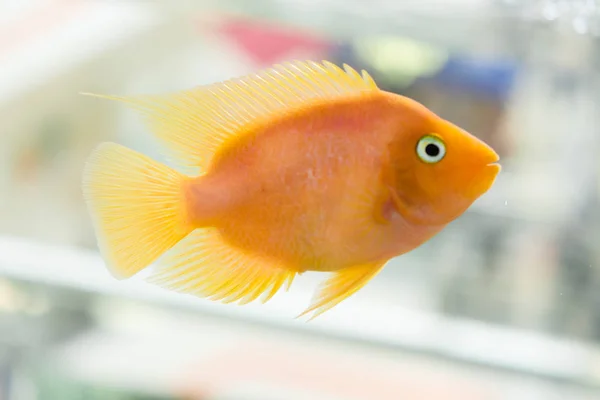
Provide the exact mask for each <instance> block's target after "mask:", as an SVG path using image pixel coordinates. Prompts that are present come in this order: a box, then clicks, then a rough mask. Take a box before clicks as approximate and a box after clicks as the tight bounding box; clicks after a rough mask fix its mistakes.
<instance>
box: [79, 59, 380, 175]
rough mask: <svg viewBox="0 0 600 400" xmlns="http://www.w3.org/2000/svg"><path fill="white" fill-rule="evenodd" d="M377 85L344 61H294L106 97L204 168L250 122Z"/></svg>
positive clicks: (176, 153) (176, 157) (189, 163)
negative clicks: (182, 86) (184, 86)
mask: <svg viewBox="0 0 600 400" xmlns="http://www.w3.org/2000/svg"><path fill="white" fill-rule="evenodd" d="M378 91H379V89H378V87H377V85H376V84H375V82H374V81H373V79H372V78H371V77H370V76H369V74H368V73H367V72H366V71H363V72H362V75H360V74H359V73H358V72H356V71H355V70H354V69H352V68H351V67H349V66H347V65H345V64H344V66H343V69H342V68H340V67H338V66H336V65H334V64H332V63H330V62H328V61H323V62H321V63H316V62H313V61H293V62H286V63H283V64H278V65H275V66H273V67H271V68H268V69H264V70H262V71H258V72H256V73H254V74H248V75H246V76H242V77H239V78H234V79H230V80H227V81H224V82H221V83H214V84H209V85H204V86H200V87H197V88H194V89H191V90H185V91H180V92H176V93H172V94H168V95H164V96H149V95H148V96H111V95H100V94H93V93H83V94H86V95H91V96H95V97H100V98H104V99H109V100H115V101H121V102H124V103H126V104H128V105H129V106H131V107H133V108H134V109H136V110H137V111H139V112H141V113H142V114H143V115H144V117H145V120H146V121H147V122H148V123H149V125H150V126H151V128H152V131H153V132H154V134H155V135H156V136H157V137H158V139H159V140H160V141H161V142H162V143H163V144H164V145H165V147H166V148H167V149H168V153H170V154H169V155H170V156H171V157H172V158H173V161H176V162H178V163H179V164H181V165H182V166H183V167H199V168H200V172H203V171H205V170H206V169H207V168H208V166H209V165H210V161H211V159H212V157H213V155H214V154H215V153H216V151H217V150H218V149H219V148H220V147H221V145H222V144H224V143H225V142H226V141H227V140H229V139H231V138H233V137H235V136H237V135H240V134H243V132H247V131H248V130H249V129H251V127H252V126H255V124H260V123H264V121H265V120H266V119H268V118H271V117H274V116H277V115H283V114H284V113H286V112H291V111H293V110H295V109H298V108H302V107H304V106H307V105H309V104H313V103H314V102H318V101H322V100H329V99H334V98H342V97H347V96H364V95H369V94H372V93H374V92H378Z"/></svg>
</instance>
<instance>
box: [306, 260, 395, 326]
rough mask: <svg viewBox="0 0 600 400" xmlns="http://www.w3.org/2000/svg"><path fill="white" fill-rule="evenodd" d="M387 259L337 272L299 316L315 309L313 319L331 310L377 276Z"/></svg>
mask: <svg viewBox="0 0 600 400" xmlns="http://www.w3.org/2000/svg"><path fill="white" fill-rule="evenodd" d="M386 263H387V260H386V261H379V262H375V263H370V264H363V265H357V266H354V267H350V268H346V269H343V270H340V271H338V272H336V273H335V274H334V275H333V276H332V277H331V278H329V279H328V280H327V281H325V282H324V284H323V285H322V287H321V288H320V289H319V291H318V292H317V296H316V298H315V299H314V300H313V303H312V305H311V306H310V307H309V308H308V309H306V310H305V311H304V312H303V313H302V314H300V315H299V316H298V317H297V318H300V317H302V316H304V315H306V314H308V313H311V312H313V311H315V313H314V314H313V316H312V317H311V318H310V319H309V321H310V320H312V319H314V318H316V317H317V316H319V315H321V314H323V313H324V312H325V311H327V310H330V309H331V308H333V307H334V306H336V305H337V304H339V303H341V302H342V301H343V300H345V299H347V298H348V297H350V296H351V295H353V294H354V293H356V292H357V291H359V290H360V289H361V288H363V287H364V286H365V285H366V284H367V283H368V282H369V281H370V280H371V279H373V278H374V277H375V275H377V274H378V273H379V272H380V271H381V270H382V269H383V267H384V266H385V264H386Z"/></svg>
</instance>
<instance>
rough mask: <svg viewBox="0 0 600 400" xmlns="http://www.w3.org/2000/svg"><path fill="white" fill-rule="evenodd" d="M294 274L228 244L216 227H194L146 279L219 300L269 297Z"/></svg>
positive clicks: (241, 302)
mask: <svg viewBox="0 0 600 400" xmlns="http://www.w3.org/2000/svg"><path fill="white" fill-rule="evenodd" d="M295 274H296V272H295V271H293V270H291V269H289V268H286V266H284V265H281V264H278V263H276V262H274V261H270V260H266V259H263V258H259V257H257V256H253V255H249V254H246V253H245V252H244V251H242V250H239V249H237V248H234V247H232V246H229V245H228V244H227V243H226V242H225V241H224V240H223V239H222V238H221V236H220V233H219V231H218V229H217V228H202V229H197V230H195V231H194V232H192V233H191V234H190V235H188V236H187V237H186V238H185V239H183V240H182V241H181V242H180V243H178V244H177V245H176V246H175V247H174V248H173V249H172V251H171V252H169V254H168V255H167V256H166V257H164V258H163V259H161V260H160V262H159V263H158V266H157V269H156V270H155V271H154V274H153V275H152V276H151V277H150V278H149V279H148V281H149V282H150V283H152V284H155V285H157V286H161V287H163V288H166V289H170V290H173V291H176V292H179V293H186V294H191V295H194V296H198V297H204V298H208V299H210V300H213V301H219V302H222V303H234V302H238V304H240V305H242V304H247V303H250V302H253V301H255V300H256V299H257V298H258V297H259V296H260V295H264V296H265V297H264V298H263V303H264V302H266V301H268V300H269V299H271V298H272V297H273V296H274V295H275V294H276V293H277V292H278V291H279V289H280V288H281V287H282V286H283V284H284V283H285V282H286V281H290V280H291V279H292V278H293V276H294V275H295Z"/></svg>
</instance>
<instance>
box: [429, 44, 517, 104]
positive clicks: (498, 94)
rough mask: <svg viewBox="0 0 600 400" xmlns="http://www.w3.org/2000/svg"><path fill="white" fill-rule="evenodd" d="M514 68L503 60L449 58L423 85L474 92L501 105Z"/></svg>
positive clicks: (513, 78)
mask: <svg viewBox="0 0 600 400" xmlns="http://www.w3.org/2000/svg"><path fill="white" fill-rule="evenodd" d="M517 73H518V66H517V64H516V63H515V62H511V61H507V60H484V59H478V58H467V57H463V56H457V55H455V56H451V57H450V58H449V59H448V61H447V62H446V64H445V65H444V67H443V68H442V69H441V70H440V71H439V72H438V73H437V74H435V75H434V76H432V77H430V78H424V79H423V80H424V81H430V82H435V83H438V84H440V85H443V86H444V87H446V88H448V89H457V90H460V91H461V92H465V91H468V92H475V93H476V94H481V95H483V96H486V97H492V98H495V99H496V100H499V101H503V100H505V99H506V97H507V96H508V95H509V93H510V91H511V89H512V86H513V84H514V81H515V78H516V75H517Z"/></svg>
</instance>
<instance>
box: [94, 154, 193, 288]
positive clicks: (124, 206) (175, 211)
mask: <svg viewBox="0 0 600 400" xmlns="http://www.w3.org/2000/svg"><path fill="white" fill-rule="evenodd" d="M185 179H186V177H185V176H184V175H182V174H180V173H179V172H177V171H175V170H173V169H171V168H169V167H168V166H166V165H164V164H161V163H158V162H156V161H154V160H152V159H151V158H149V157H146V156H145V155H142V154H140V153H138V152H136V151H133V150H131V149H128V148H126V147H124V146H121V145H118V144H116V143H103V144H101V145H99V146H98V147H97V148H96V149H95V150H94V151H93V152H92V154H91V156H90V158H89V159H88V162H87V165H86V168H85V171H84V174H83V193H84V198H85V201H86V203H87V205H88V209H89V212H90V214H91V216H92V219H93V223H94V229H95V231H96V236H97V238H98V246H99V248H100V251H101V253H102V255H103V257H104V259H105V261H106V262H107V264H108V267H109V269H110V271H111V273H112V274H113V275H114V276H115V277H116V278H119V279H125V278H129V277H131V276H133V275H135V274H136V273H138V272H139V271H141V270H143V269H144V268H146V267H147V266H148V265H150V264H151V263H152V262H154V261H155V260H156V259H157V258H159V257H160V256H161V255H162V254H163V253H165V252H166V251H168V250H169V249H170V248H171V247H173V246H174V245H175V244H177V243H178V242H179V241H180V240H182V239H183V238H184V237H186V236H187V235H188V234H189V233H190V232H191V231H192V230H193V229H194V228H193V227H192V226H191V225H190V224H189V223H188V222H187V217H186V204H185V197H184V195H183V185H182V184H183V182H184V180H185Z"/></svg>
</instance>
